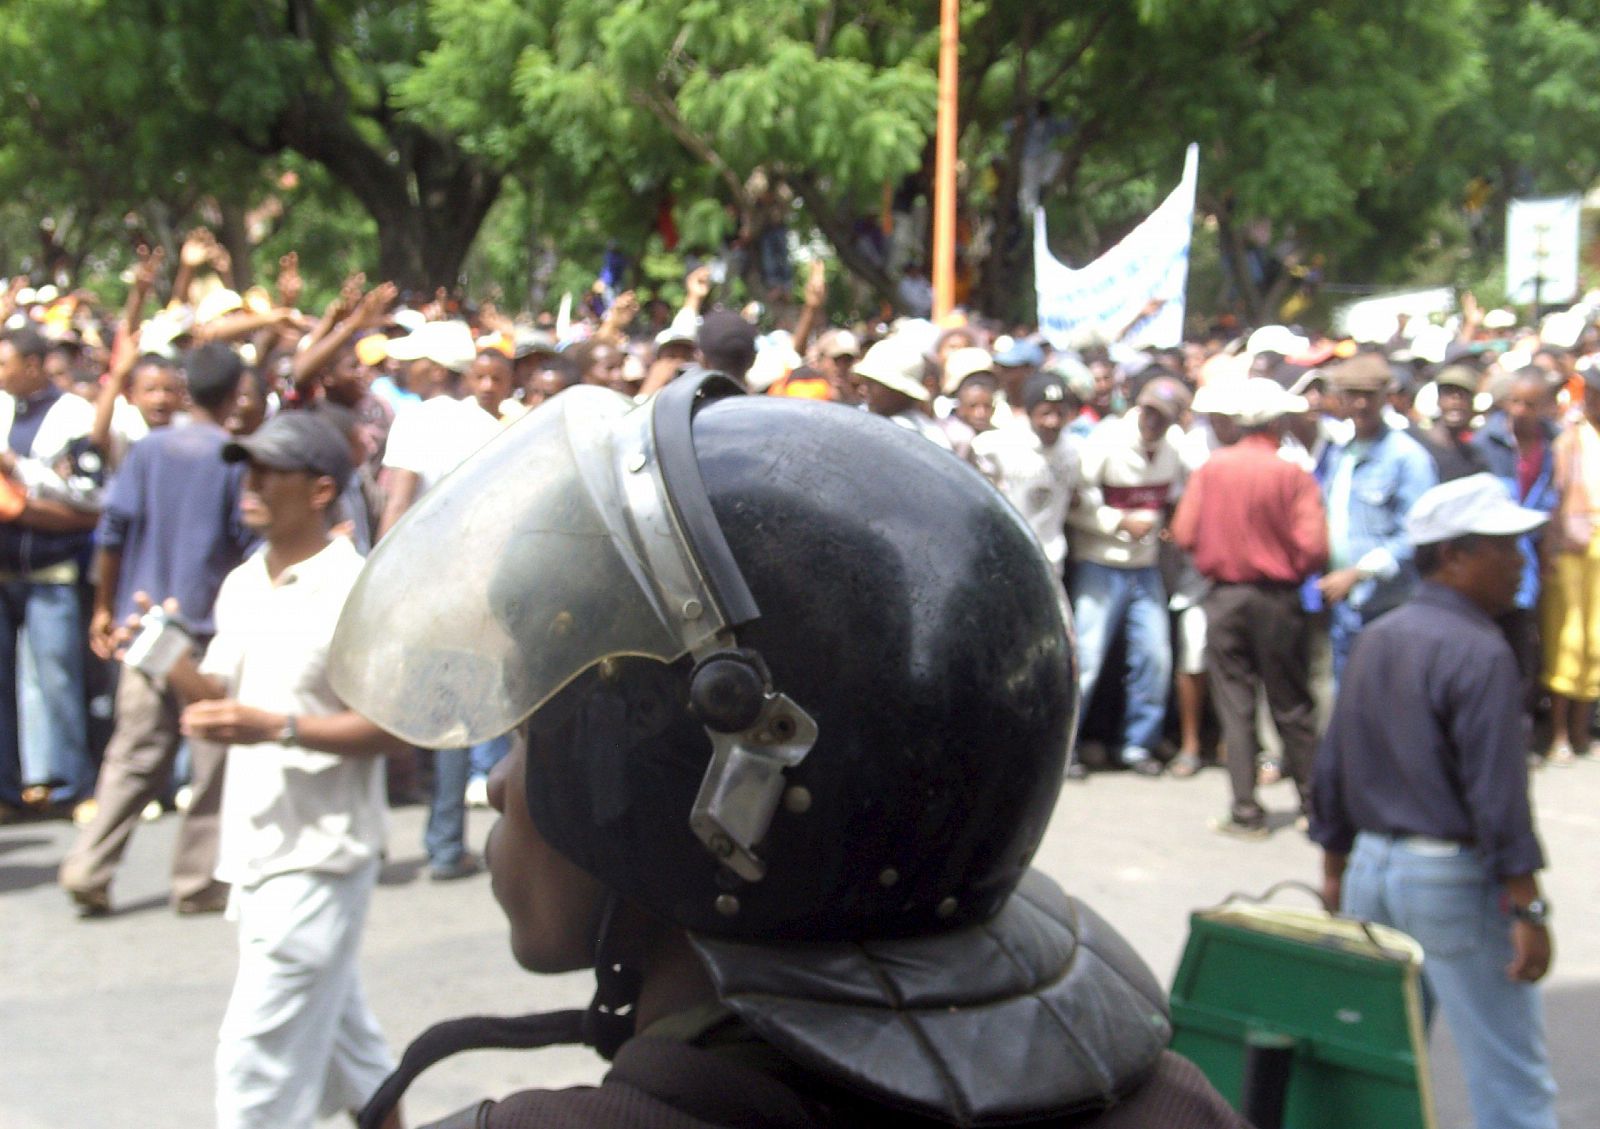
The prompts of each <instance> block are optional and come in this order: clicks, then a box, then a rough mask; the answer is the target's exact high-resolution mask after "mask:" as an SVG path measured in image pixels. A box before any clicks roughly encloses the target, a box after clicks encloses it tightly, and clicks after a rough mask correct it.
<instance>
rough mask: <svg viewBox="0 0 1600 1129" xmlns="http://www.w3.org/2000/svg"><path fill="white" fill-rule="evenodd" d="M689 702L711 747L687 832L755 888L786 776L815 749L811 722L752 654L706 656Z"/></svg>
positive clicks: (814, 726)
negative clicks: (760, 847)
mask: <svg viewBox="0 0 1600 1129" xmlns="http://www.w3.org/2000/svg"><path fill="white" fill-rule="evenodd" d="M689 697H690V703H691V708H692V709H693V711H694V713H695V716H696V717H697V718H699V719H700V721H701V722H702V723H704V724H705V727H706V733H707V734H708V735H709V736H710V738H711V747H712V753H711V762H710V764H709V765H707V766H706V774H705V777H704V778H703V779H702V780H701V782H700V791H699V793H698V795H696V796H695V802H694V808H693V809H692V810H691V812H690V815H689V826H690V828H691V829H692V830H693V831H694V834H695V837H696V838H698V839H699V840H700V841H701V842H702V843H703V844H705V847H706V849H707V850H708V851H710V852H711V853H712V854H713V855H714V856H715V857H716V858H717V860H718V861H719V862H721V863H722V864H723V865H724V866H726V867H727V868H728V869H729V870H731V871H732V872H733V873H734V874H736V875H738V876H739V877H740V878H742V879H744V880H745V881H747V882H759V881H760V880H761V879H762V878H763V877H764V876H765V875H766V872H767V868H766V863H765V862H763V861H762V859H761V858H760V857H759V856H758V855H757V854H756V853H755V848H756V845H757V844H759V843H760V842H761V841H762V840H763V839H764V838H766V835H767V831H768V830H769V829H770V827H771V826H772V817H773V815H774V814H775V813H776V811H777V808H778V803H779V801H780V800H781V799H782V798H783V791H784V788H785V786H786V784H787V776H786V772H787V770H789V769H791V768H794V767H795V766H796V765H798V764H800V762H801V761H803V760H804V759H805V757H806V754H807V753H809V752H810V751H811V747H812V746H813V745H814V744H816V741H817V723H816V722H815V721H814V720H812V718H811V716H810V715H809V714H807V713H806V712H805V710H803V709H801V708H800V707H799V706H798V705H796V704H795V702H794V701H793V699H791V698H789V697H788V696H787V695H785V694H780V693H778V692H777V691H775V690H774V689H773V688H772V678H771V675H770V674H769V673H768V672H767V668H766V664H765V663H764V662H762V661H761V657H760V656H759V655H757V654H755V653H754V652H751V651H746V650H734V649H730V650H720V651H715V652H713V653H711V654H709V655H707V656H706V657H705V658H703V659H702V660H701V661H700V662H699V664H697V665H696V667H695V671H694V674H693V675H692V677H691V682H690V695H689Z"/></svg>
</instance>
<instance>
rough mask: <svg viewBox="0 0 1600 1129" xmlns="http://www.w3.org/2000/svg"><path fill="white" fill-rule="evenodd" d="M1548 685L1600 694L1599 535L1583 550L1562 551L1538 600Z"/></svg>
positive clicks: (1583, 697) (1581, 695) (1580, 694)
mask: <svg viewBox="0 0 1600 1129" xmlns="http://www.w3.org/2000/svg"><path fill="white" fill-rule="evenodd" d="M1539 627H1540V630H1541V632H1542V633H1543V635H1544V684H1545V685H1546V686H1547V687H1549V689H1550V691H1551V692H1552V693H1555V694H1560V695H1561V696H1562V697H1564V698H1573V699H1576V700H1577V701H1581V702H1591V701H1594V700H1595V699H1596V698H1600V537H1595V538H1591V539H1590V541H1589V545H1588V550H1587V551H1586V552H1582V553H1557V554H1556V558H1555V567H1554V571H1553V572H1552V573H1550V574H1548V575H1547V576H1546V577H1545V582H1544V591H1543V592H1542V594H1541V597H1540V602H1539Z"/></svg>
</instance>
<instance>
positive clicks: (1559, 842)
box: [0, 763, 1600, 1129]
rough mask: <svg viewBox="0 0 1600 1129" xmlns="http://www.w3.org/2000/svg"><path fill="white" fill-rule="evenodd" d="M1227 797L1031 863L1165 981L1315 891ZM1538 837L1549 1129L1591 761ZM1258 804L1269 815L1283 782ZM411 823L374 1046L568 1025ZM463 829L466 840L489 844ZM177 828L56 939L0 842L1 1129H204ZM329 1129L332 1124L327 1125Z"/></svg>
mask: <svg viewBox="0 0 1600 1129" xmlns="http://www.w3.org/2000/svg"><path fill="white" fill-rule="evenodd" d="M1226 795H1227V783H1226V780H1225V779H1224V776H1223V774H1222V773H1221V772H1220V771H1216V770H1209V771H1207V772H1204V773H1202V774H1201V775H1200V776H1199V777H1197V778H1195V779H1193V780H1190V781H1181V782H1180V781H1175V780H1167V779H1162V780H1155V781H1150V780H1145V779H1142V778H1133V777H1129V776H1127V775H1124V774H1116V773H1108V774H1098V775H1096V776H1095V777H1094V778H1093V779H1091V780H1090V781H1089V782H1087V783H1086V784H1083V785H1071V786H1069V787H1068V788H1067V789H1066V790H1065V791H1064V792H1063V794H1062V799H1061V802H1060V804H1059V806H1058V808H1057V811H1056V817H1055V821H1054V823H1053V824H1052V826H1051V829H1050V833H1049V835H1048V837H1047V839H1046V841H1045V844H1044V847H1043V849H1042V851H1041V852H1040V855H1039V859H1038V864H1039V865H1040V866H1041V867H1042V868H1043V869H1044V870H1045V871H1047V872H1048V873H1050V874H1052V875H1054V876H1055V877H1056V878H1057V879H1059V880H1060V881H1062V882H1063V883H1064V884H1065V885H1066V886H1067V888H1068V889H1069V890H1071V891H1073V892H1075V893H1077V894H1078V895H1080V896H1082V897H1083V898H1085V899H1086V900H1087V901H1088V902H1089V903H1090V904H1091V905H1093V906H1095V907H1096V908H1097V909H1098V910H1099V911H1100V912H1101V913H1102V914H1104V915H1105V916H1106V917H1107V918H1108V919H1109V920H1110V921H1111V922H1112V923H1113V924H1114V925H1116V926H1117V927H1118V928H1120V929H1121V930H1123V931H1124V932H1125V933H1126V934H1127V936H1128V937H1129V938H1130V939H1131V940H1132V941H1133V943H1134V945H1135V946H1136V947H1137V948H1138V949H1139V950H1140V952H1142V953H1143V954H1144V956H1145V958H1146V959H1147V960H1148V961H1149V962H1150V964H1151V966H1152V967H1153V968H1155V969H1156V971H1157V973H1158V974H1159V975H1160V976H1162V977H1163V978H1164V979H1170V977H1171V975H1172V972H1173V970H1174V969H1175V968H1176V966H1177V962H1178V957H1179V955H1180V953H1181V951H1182V948H1183V943H1184V939H1185V937H1186V935H1187V914H1188V913H1189V911H1190V910H1191V909H1193V908H1196V907H1201V906H1206V905H1211V904H1214V903H1216V902H1217V901H1219V900H1221V899H1222V898H1224V897H1225V896H1226V895H1228V894H1229V893H1230V892H1232V891H1236V890H1242V891H1259V890H1261V889H1264V888H1265V887H1266V886H1267V885H1269V884H1270V883H1272V882H1274V881H1276V880H1278V879H1281V878H1291V877H1294V878H1303V879H1307V880H1315V878H1316V875H1317V859H1316V854H1315V852H1314V850H1313V849H1312V848H1311V846H1310V845H1309V844H1308V843H1306V841H1305V840H1304V838H1303V837H1302V836H1301V835H1299V834H1297V833H1296V832H1295V831H1294V830H1293V828H1292V827H1289V826H1288V825H1287V824H1288V820H1289V816H1288V815H1287V814H1285V815H1284V816H1283V818H1282V823H1283V824H1284V826H1282V827H1280V829H1279V830H1278V832H1277V833H1276V834H1275V835H1274V836H1273V837H1272V839H1271V840H1270V841H1269V842H1266V843H1240V842H1235V841H1232V840H1228V839H1222V838H1219V837H1217V836H1215V835H1213V834H1211V833H1210V832H1208V831H1207V830H1206V826H1205V825H1206V821H1207V819H1208V818H1209V817H1210V816H1213V815H1215V814H1218V813H1220V812H1221V811H1222V810H1223V808H1224V806H1225V798H1226ZM1536 797H1537V803H1538V807H1539V812H1540V822H1541V828H1542V831H1543V834H1544V838H1545V842H1546V846H1547V849H1548V851H1549V853H1550V855H1551V858H1552V859H1553V862H1554V869H1553V870H1552V872H1551V873H1550V874H1549V875H1548V876H1547V880H1546V887H1547V891H1548V893H1549V895H1550V897H1551V898H1552V900H1553V901H1554V904H1555V906H1556V918H1555V930H1556V943H1557V958H1556V965H1555V971H1554V974H1553V975H1552V978H1551V980H1550V981H1549V984H1548V990H1547V995H1546V998H1547V1006H1548V1009H1549V1016H1550V1031H1551V1041H1552V1045H1553V1048H1554V1055H1555V1060H1556V1077H1557V1080H1558V1082H1559V1083H1560V1085H1561V1087H1562V1097H1561V1111H1562V1119H1563V1122H1564V1123H1565V1124H1567V1125H1571V1126H1578V1125H1597V1124H1600V1071H1597V1070H1596V1069H1595V1067H1594V1064H1595V1063H1596V1062H1597V1061H1600V1024H1595V1023H1594V1022H1593V1018H1592V1017H1593V1016H1594V1015H1596V1014H1600V912H1597V909H1596V907H1597V904H1600V903H1597V900H1596V897H1595V895H1596V884H1597V881H1600V877H1597V876H1600V764H1587V763H1586V764H1580V765H1578V766H1576V767H1574V768H1571V769H1566V770H1548V771H1545V772H1542V773H1540V774H1539V775H1538V777H1537V780H1536ZM1266 799H1267V801H1268V803H1269V805H1270V806H1274V807H1276V808H1279V809H1281V810H1283V811H1284V812H1285V813H1287V811H1288V809H1289V808H1290V807H1291V794H1290V791H1289V787H1288V785H1277V786H1275V787H1274V788H1272V789H1269V790H1267V792H1266ZM421 822H422V812H421V811H420V809H416V808H410V809H402V810H400V811H398V812H396V813H395V829H394V836H393V839H392V846H391V853H392V856H393V859H394V861H393V862H391V863H390V864H389V866H388V868H387V869H386V871H385V874H384V884H383V886H382V887H381V888H380V889H379V891H378V894H377V897H376V899H375V901H374V905H373V910H372V916H371V919H370V923H369V927H368V932H367V937H366V942H365V948H364V950H363V957H362V960H363V971H364V976H365V979H366V986H367V990H368V994H369V996H370V997H371V999H372V1002H373V1006H374V1008H375V1010H376V1011H377V1013H378V1017H379V1019H380V1020H381V1021H382V1023H383V1026H384V1030H385V1031H386V1032H387V1034H388V1036H389V1038H390V1040H391V1042H393V1043H394V1044H396V1045H397V1046H398V1045H400V1044H403V1043H404V1042H405V1041H406V1040H408V1039H409V1038H410V1037H412V1036H413V1035H415V1034H416V1033H417V1032H418V1031H420V1030H421V1029H422V1028H423V1027H425V1026H426V1025H428V1024H429V1023H431V1022H434V1021H436V1020H439V1019H444V1018H447V1017H452V1016H458V1015H463V1014H468V1013H473V1012H479V1013H499V1014H504V1013H507V1012H518V1011H534V1010H541V1009H546V1008H553V1007H572V1006H579V1005H581V1004H582V1003H584V1002H585V1001H586V1000H587V998H588V994H589V987H590V984H589V981H588V978H587V977H585V976H579V975H573V976H566V977H557V978H545V979H539V978H534V977H531V976H528V975H527V974H525V973H522V972H520V971H519V970H517V969H516V967H515V966H514V965H513V964H512V962H511V959H510V957H509V956H508V954H507V951H506V944H505V936H504V928H503V926H502V923H501V919H500V916H499V914H498V912H497V910H496V909H495V907H494V904H493V901H492V899H491V898H490V895H489V890H488V885H487V882H486V881H485V880H484V879H483V878H481V877H478V878H472V879H468V880H465V881H462V882H457V883H454V884H450V885H443V886H440V885H433V884H431V883H429V882H428V881H427V880H426V878H425V876H422V875H420V869H421V851H420V848H419V846H418V843H419V839H420V834H421ZM488 825H489V819H488V816H487V814H486V813H476V814H475V815H474V818H473V823H472V827H471V834H472V835H473V837H474V838H481V837H482V835H483V833H484V832H485V831H486V830H487V828H488ZM175 827H176V822H175V820H174V818H173V817H168V818H166V819H163V820H161V821H160V822H158V823H155V824H147V825H145V826H143V827H141V829H140V831H139V834H138V835H137V837H136V839H135V842H134V845H133V848H132V850H131V852H130V856H129V859H128V863H127V865H126V867H125V869H124V872H123V875H122V876H121V877H120V878H119V884H118V887H117V889H116V891H115V896H116V899H117V903H118V905H119V907H121V912H119V913H118V914H116V915H115V916H113V917H111V918H108V919H105V920H101V921H92V922H79V921H77V920H75V919H74V918H73V916H72V914H71V912H70V910H69V909H68V907H67V904H66V901H65V899H64V898H63V897H62V896H61V894H60V892H59V891H58V890H57V889H56V888H55V886H54V874H55V864H56V862H57V861H58V860H59V859H60V857H61V854H62V852H63V850H64V849H65V846H66V843H67V840H68V837H69V835H70V832H71V829H70V828H68V827H66V826H64V825H60V824H31V825H22V826H12V827H4V828H0V970H3V971H0V975H3V980H0V1063H3V1064H4V1067H3V1069H0V1127H4V1129H80V1127H83V1126H90V1125H103V1126H114V1127H116V1129H170V1127H174V1126H182V1127H194V1126H204V1125H207V1124H209V1123H210V1121H211V1054H212V1048H213V1041H214V1037H215V1033H216V1029H217V1024H218V1022H219V1020H220V1019H221V1016H222V1010H223V1006H224V1004H225V1002H226V999H227V994H228V988H229V985H230V984H231V982H232V977H233V971H234V948H233V945H234V938H233V932H232V927H231V926H229V925H228V924H227V923H226V922H224V921H222V920H220V919H218V918H215V917H213V918H205V919H179V918H177V917H175V916H173V914H171V913H170V912H169V911H168V910H167V909H166V908H165V897H164V891H165V875H164V870H165V867H166V865H167V860H168V857H169V850H170V845H171V841H172V836H173V832H174V830H175ZM1434 1066H1435V1072H1436V1075H1437V1077H1438V1094H1439V1107H1440V1109H1439V1112H1440V1125H1441V1129H1456V1127H1465V1126H1468V1125H1470V1118H1468V1117H1467V1115H1466V1113H1465V1103H1464V1099H1463V1093H1462V1084H1461V1080H1460V1075H1459V1067H1458V1065H1457V1062H1456V1060H1455V1058H1454V1056H1453V1054H1452V1053H1451V1052H1450V1049H1449V1046H1448V1039H1447V1038H1446V1037H1444V1036H1443V1032H1442V1031H1441V1032H1436V1037H1435V1062H1434ZM602 1069H603V1067H602V1065H601V1064H600V1062H599V1060H598V1059H596V1058H595V1057H594V1056H593V1055H591V1054H590V1053H588V1052H587V1051H581V1050H567V1049H558V1050H548V1051H540V1052H535V1053H531V1054H530V1053H499V1052H494V1053H480V1054H477V1055H472V1056H467V1057H465V1058H462V1059H459V1060H456V1061H454V1062H451V1063H448V1064H445V1065H443V1066H440V1067H436V1068H435V1069H434V1070H433V1071H432V1072H430V1073H429V1074H428V1075H426V1076H425V1077H424V1078H423V1079H422V1080H421V1081H420V1082H419V1083H418V1084H417V1086H416V1087H414V1089H413V1091H412V1097H411V1099H410V1100H409V1103H408V1109H409V1112H410V1115H411V1119H412V1121H413V1122H415V1121H417V1120H419V1119H421V1120H426V1119H431V1118H433V1117H437V1116H440V1115H442V1114H444V1113H447V1112H450V1111H452V1110H454V1109H457V1108H460V1107H461V1106H464V1105H466V1104H468V1103H469V1102H471V1101H473V1100H474V1099H476V1098H478V1097H480V1096H483V1095H492V1094H499V1093H504V1092H507V1091H510V1090H512V1089H516V1088H520V1087H526V1086H530V1085H545V1086H559V1085H566V1084H570V1083H574V1082H580V1081H589V1080H593V1079H595V1078H597V1077H598V1076H599V1074H600V1073H601V1071H602ZM330 1124H344V1123H342V1122H330Z"/></svg>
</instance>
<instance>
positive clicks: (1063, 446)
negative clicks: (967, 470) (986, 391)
mask: <svg viewBox="0 0 1600 1129" xmlns="http://www.w3.org/2000/svg"><path fill="white" fill-rule="evenodd" d="M972 461H973V462H974V463H976V464H977V466H978V469H979V470H981V471H982V472H983V473H984V476H985V477H987V478H988V479H989V481H990V482H993V483H994V484H995V486H996V487H998V488H999V490H1000V493H1002V494H1004V495H1005V496H1006V500H1007V501H1009V502H1010V503H1011V504H1012V505H1013V506H1015V507H1016V509H1017V512H1018V513H1020V514H1021V515H1022V516H1023V518H1025V519H1026V520H1027V522H1028V527H1029V528H1030V529H1032V530H1033V535H1034V536H1035V537H1037V538H1038V539H1039V545H1040V547H1041V548H1043V549H1044V555H1045V558H1046V559H1047V560H1048V561H1049V562H1050V563H1051V564H1052V565H1053V566H1055V569H1056V571H1057V573H1058V574H1059V573H1060V570H1061V565H1062V563H1063V562H1064V561H1066V559H1067V531H1066V525H1067V514H1068V512H1069V511H1070V510H1071V509H1072V495H1073V492H1074V491H1075V490H1076V489H1077V486H1078V452H1077V448H1076V446H1075V445H1074V441H1073V439H1072V437H1071V436H1070V435H1068V434H1067V433H1066V432H1065V431H1062V433H1061V436H1060V438H1058V439H1057V440H1056V441H1055V443H1054V444H1052V445H1051V446H1049V447H1046V446H1045V445H1044V444H1043V443H1042V442H1040V440H1039V436H1038V435H1037V434H1036V433H1035V432H1034V430H1033V428H1032V427H1006V428H999V427H997V428H994V429H992V430H990V431H985V432H983V433H982V434H981V435H978V436H977V437H975V438H974V439H973V440H972Z"/></svg>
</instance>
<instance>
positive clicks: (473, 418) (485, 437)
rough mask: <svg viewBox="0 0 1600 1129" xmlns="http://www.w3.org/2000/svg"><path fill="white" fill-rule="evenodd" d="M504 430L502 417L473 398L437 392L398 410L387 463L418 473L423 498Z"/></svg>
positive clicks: (384, 460)
mask: <svg viewBox="0 0 1600 1129" xmlns="http://www.w3.org/2000/svg"><path fill="white" fill-rule="evenodd" d="M500 428H501V423H500V421H499V420H497V419H495V418H494V416H492V415H490V414H489V413H488V412H486V411H484V410H483V409H482V408H480V407H479V406H478V402H477V401H476V400H474V399H472V397H470V396H469V397H467V398H466V399H464V400H455V399H451V398H450V397H448V396H435V397H434V398H433V399H431V400H424V401H423V402H422V403H420V404H413V405H411V406H410V407H406V408H402V409H400V410H399V411H398V412H396V413H395V417H394V426H393V427H391V428H390V429H389V442H388V445H387V446H386V447H385V448H384V452H383V465H384V466H386V467H394V468H395V469H396V470H409V471H411V472H412V473H413V474H415V475H416V476H417V479H418V481H417V496H418V497H421V496H422V495H423V494H425V493H427V491H429V490H430V489H432V488H433V486H434V484H435V483H437V482H438V481H439V480H440V479H441V478H443V477H444V476H445V475H447V474H449V473H450V472H451V471H453V470H455V469H456V467H458V466H460V465H461V463H462V461H463V460H465V459H466V457H467V456H468V455H470V454H472V453H473V452H474V451H476V450H477V449H478V448H479V447H481V446H483V445H484V444H485V443H487V442H488V441H489V440H491V439H493V438H494V437H495V436H496V435H498V434H499V433H500Z"/></svg>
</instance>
